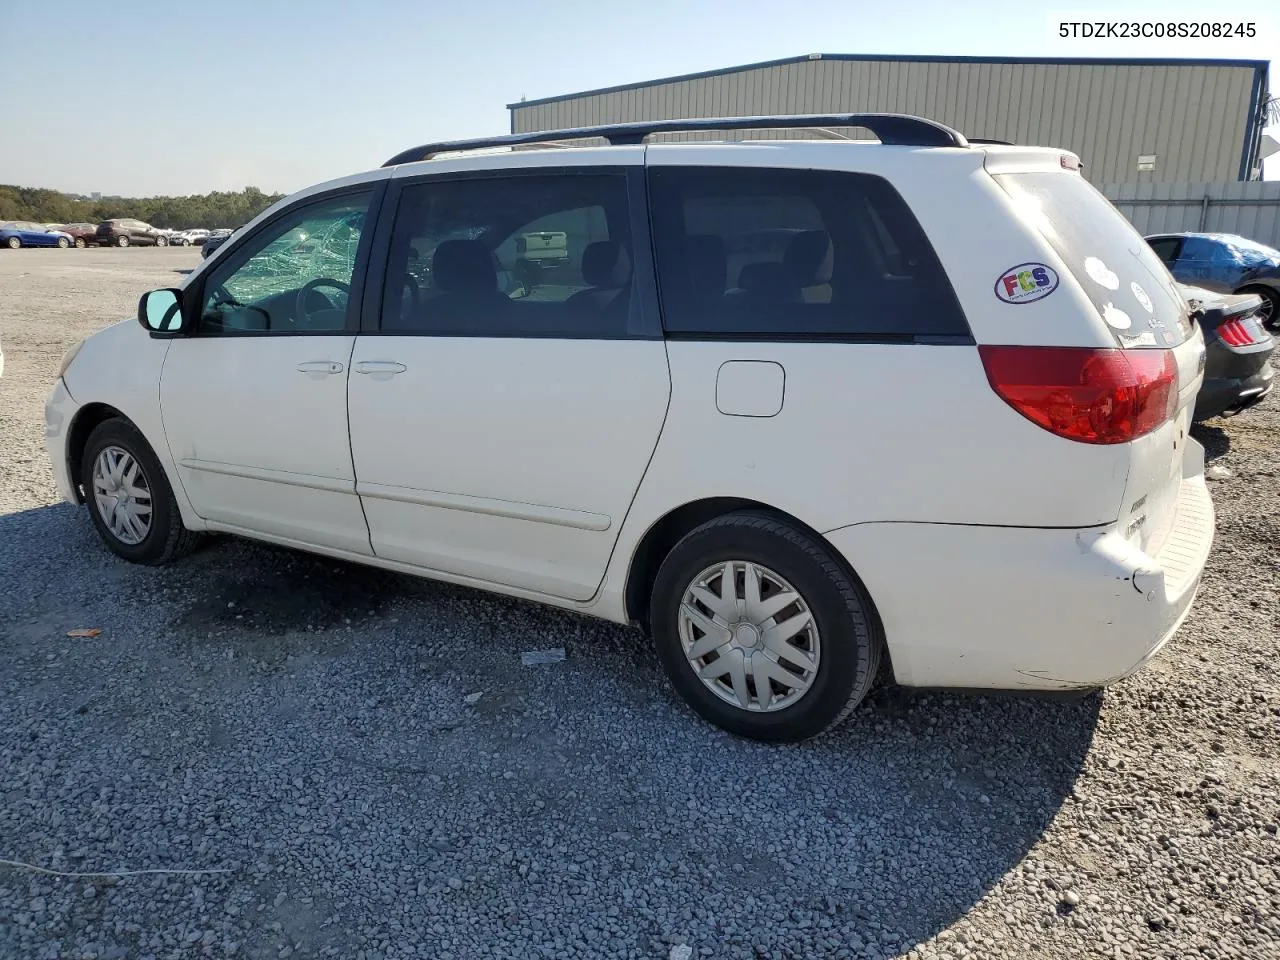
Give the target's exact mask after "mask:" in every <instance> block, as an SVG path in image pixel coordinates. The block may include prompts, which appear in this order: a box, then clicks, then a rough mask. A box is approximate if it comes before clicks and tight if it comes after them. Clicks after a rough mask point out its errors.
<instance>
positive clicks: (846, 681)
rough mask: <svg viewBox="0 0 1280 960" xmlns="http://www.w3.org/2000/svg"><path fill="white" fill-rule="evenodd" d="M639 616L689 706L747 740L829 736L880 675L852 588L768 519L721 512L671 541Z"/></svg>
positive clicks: (859, 594) (865, 600) (863, 605)
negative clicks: (643, 615) (646, 607)
mask: <svg viewBox="0 0 1280 960" xmlns="http://www.w3.org/2000/svg"><path fill="white" fill-rule="evenodd" d="M649 616H650V620H649V623H650V628H651V630H652V632H653V637H654V641H655V643H656V644H657V648H658V654H659V656H660V657H661V659H662V664H663V667H664V668H665V670H666V672H667V676H668V677H669V678H670V679H671V682H672V684H673V685H674V686H675V688H676V690H677V691H678V692H679V693H680V695H681V696H682V697H684V699H685V701H686V702H687V703H688V704H689V706H691V707H692V708H693V709H694V710H695V711H696V712H697V713H698V714H699V715H701V716H702V717H703V718H704V719H705V720H708V721H710V722H711V723H713V724H715V725H716V726H719V727H722V728H724V729H725V730H728V731H730V732H731V733H735V734H738V735H739V736H743V737H749V738H751V739H754V740H764V741H770V742H790V741H797V740H804V739H806V738H808V737H812V736H816V735H817V734H820V733H822V732H823V731H825V730H827V729H829V728H831V727H833V726H835V725H836V724H837V723H839V722H840V721H841V720H843V719H844V718H845V717H846V716H848V714H849V713H850V712H851V711H852V710H853V709H854V707H856V706H857V705H858V704H859V703H860V702H861V701H862V699H863V698H864V697H865V696H866V695H867V693H868V692H869V691H870V689H871V687H872V685H873V683H874V682H875V679H876V674H877V672H878V670H879V666H880V653H881V650H882V648H883V638H882V637H881V633H880V627H879V623H878V621H877V619H876V616H875V612H874V609H873V607H872V604H871V599H870V598H869V597H868V596H867V594H866V592H865V591H864V590H863V589H862V587H861V585H859V584H858V583H857V581H856V580H855V579H854V578H853V577H851V576H850V575H849V574H848V573H847V572H846V571H845V570H844V568H843V567H842V566H841V565H840V564H839V563H838V562H837V561H836V560H835V558H834V557H833V556H832V555H831V553H830V550H829V548H828V547H827V546H826V545H825V544H823V543H821V541H819V540H816V539H815V538H814V537H813V536H812V535H811V534H809V533H807V532H805V531H804V530H802V529H800V528H799V527H797V526H796V525H794V524H792V523H790V522H788V521H785V520H783V519H781V518H777V517H774V516H771V515H769V514H763V513H734V514H728V515H726V516H723V517H719V518H717V519H715V520H711V521H709V522H707V523H705V524H703V525H702V526H700V527H698V528H697V529H695V530H693V531H692V532H691V533H689V534H688V535H687V536H686V537H685V538H684V539H682V540H681V541H680V542H679V543H677V544H676V546H675V547H674V548H672V550H671V552H670V553H669V554H668V555H667V557H666V559H665V560H664V561H663V563H662V567H661V569H659V571H658V576H657V578H656V580H655V581H654V586H653V593H652V596H651V599H650V611H649Z"/></svg>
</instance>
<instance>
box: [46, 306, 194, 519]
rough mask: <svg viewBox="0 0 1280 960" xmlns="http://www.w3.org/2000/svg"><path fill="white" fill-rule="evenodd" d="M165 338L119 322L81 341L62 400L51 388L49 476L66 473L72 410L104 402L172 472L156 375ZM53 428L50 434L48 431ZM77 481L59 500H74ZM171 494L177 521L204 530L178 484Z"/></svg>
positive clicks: (132, 323)
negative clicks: (51, 467) (179, 517)
mask: <svg viewBox="0 0 1280 960" xmlns="http://www.w3.org/2000/svg"><path fill="white" fill-rule="evenodd" d="M171 342H172V341H170V340H157V339H153V338H152V337H150V336H148V335H147V332H146V331H145V330H143V329H142V328H141V327H140V326H138V322H137V321H136V320H121V321H120V322H118V323H115V324H112V325H111V326H109V327H107V328H106V329H105V330H99V331H98V332H97V333H96V334H94V335H93V336H91V337H89V338H88V339H86V340H85V341H84V343H83V345H82V346H81V347H80V351H79V353H77V354H76V357H75V360H74V361H73V362H72V363H71V365H70V366H69V367H68V368H67V370H66V372H65V373H64V374H63V377H62V381H61V382H62V384H63V385H64V387H63V391H62V393H65V396H62V395H61V394H60V393H59V390H58V387H57V386H56V385H55V387H54V391H53V395H52V396H51V400H56V401H57V402H56V404H54V412H55V414H56V415H57V416H58V418H59V422H58V423H57V425H56V427H55V424H54V422H53V421H49V422H47V424H46V435H47V439H46V442H47V443H48V445H49V453H50V459H51V460H52V462H53V465H54V476H55V477H56V476H58V475H59V473H62V474H64V475H65V474H66V469H67V466H66V465H67V450H66V440H67V436H68V431H69V429H70V426H71V423H72V420H73V419H74V417H75V414H76V412H77V411H78V410H79V409H80V408H82V407H84V406H86V405H88V404H91V403H97V404H105V405H107V406H109V407H112V408H113V409H115V410H118V411H120V413H122V414H124V416H126V417H128V418H129V420H131V421H132V422H133V425H134V426H136V427H137V428H138V429H139V430H140V431H141V432H142V435H143V436H144V437H146V438H147V442H148V443H150V444H151V447H152V449H153V450H154V451H155V454H156V456H157V457H158V458H159V459H160V465H161V466H162V467H163V468H164V471H165V473H166V474H167V475H168V476H169V477H171V478H173V477H176V476H177V471H176V467H175V464H174V462H173V459H172V458H171V457H170V456H169V447H168V445H167V444H166V443H165V434H164V424H163V422H162V420H161V416H160V403H159V398H160V396H159V395H160V371H161V370H162V369H163V367H164V358H165V354H167V353H168V352H169V345H170V343H171ZM50 430H55V432H54V433H49V431H50ZM78 482H79V478H78V477H69V476H68V477H67V481H66V483H67V487H66V489H63V486H62V484H61V483H59V489H60V490H62V493H63V496H65V497H67V499H69V500H71V501H72V502H76V499H75V494H74V490H73V489H72V485H74V484H76V483H78ZM173 494H174V497H175V498H176V499H177V501H178V508H179V510H180V511H181V512H182V522H183V523H185V524H186V525H187V528H188V529H190V530H203V529H204V521H203V520H202V519H201V518H200V517H198V516H197V515H196V513H195V512H194V511H193V510H192V509H191V504H190V502H189V501H188V500H187V497H186V493H185V491H184V490H183V489H182V485H181V484H180V483H176V482H175V483H174V484H173Z"/></svg>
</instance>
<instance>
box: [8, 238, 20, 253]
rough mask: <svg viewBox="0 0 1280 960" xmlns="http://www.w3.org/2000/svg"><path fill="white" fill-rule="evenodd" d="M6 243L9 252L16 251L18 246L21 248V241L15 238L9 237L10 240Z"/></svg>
mask: <svg viewBox="0 0 1280 960" xmlns="http://www.w3.org/2000/svg"><path fill="white" fill-rule="evenodd" d="M6 243H8V244H9V249H10V250H17V249H18V248H19V247H20V246H22V241H21V240H19V239H18V238H17V237H10V238H9V239H8V240H7V241H6Z"/></svg>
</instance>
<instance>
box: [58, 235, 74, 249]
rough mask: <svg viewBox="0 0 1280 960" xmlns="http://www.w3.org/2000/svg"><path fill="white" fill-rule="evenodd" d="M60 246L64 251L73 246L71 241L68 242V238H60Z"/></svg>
mask: <svg viewBox="0 0 1280 960" xmlns="http://www.w3.org/2000/svg"><path fill="white" fill-rule="evenodd" d="M58 246H60V247H61V248H62V249H63V250H65V249H67V247H69V246H71V241H70V240H68V239H67V238H66V237H59V238H58Z"/></svg>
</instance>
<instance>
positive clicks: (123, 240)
mask: <svg viewBox="0 0 1280 960" xmlns="http://www.w3.org/2000/svg"><path fill="white" fill-rule="evenodd" d="M128 245H129V238H128V237H125V236H120V237H116V246H117V247H127V246H128Z"/></svg>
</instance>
